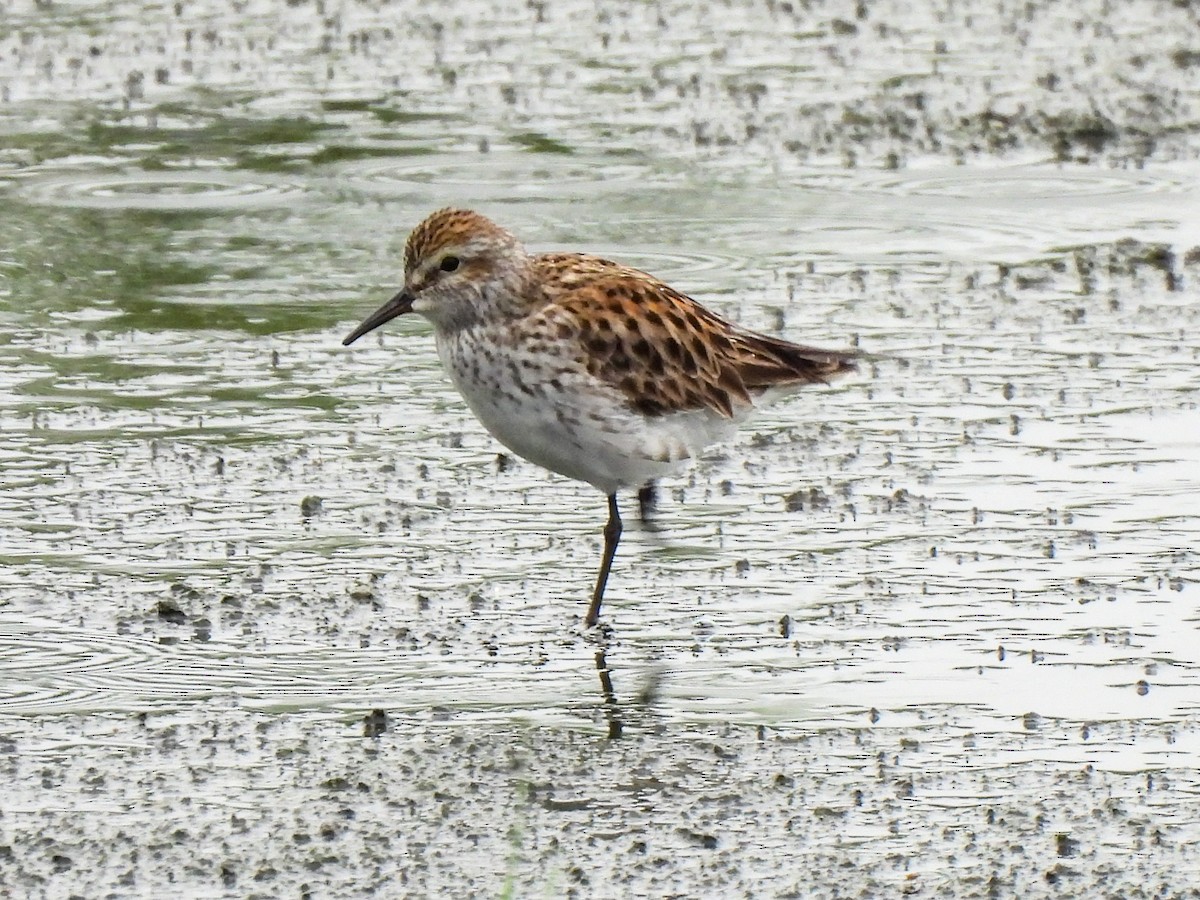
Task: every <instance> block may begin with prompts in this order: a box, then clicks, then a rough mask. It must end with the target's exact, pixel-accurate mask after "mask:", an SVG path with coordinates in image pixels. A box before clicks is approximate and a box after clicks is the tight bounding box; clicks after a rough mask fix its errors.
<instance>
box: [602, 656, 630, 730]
mask: <svg viewBox="0 0 1200 900" xmlns="http://www.w3.org/2000/svg"><path fill="white" fill-rule="evenodd" d="M601 641H602V642H603V644H602V646H601V647H600V649H598V650H597V651H596V674H598V675H599V676H600V694H601V695H602V697H603V699H604V718H605V719H607V720H608V739H609V740H616V739H617V738H619V737H620V736H621V733H622V732H623V731H624V729H625V725H624V723H623V722H622V721H621V707H620V705H619V704H618V703H617V692H616V690H615V689H614V688H613V680H612V670H610V669H609V668H608V657H607V653H608V639H607V637H603V638H601Z"/></svg>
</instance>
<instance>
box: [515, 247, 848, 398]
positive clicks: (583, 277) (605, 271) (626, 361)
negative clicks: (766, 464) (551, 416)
mask: <svg viewBox="0 0 1200 900" xmlns="http://www.w3.org/2000/svg"><path fill="white" fill-rule="evenodd" d="M533 263H534V270H535V272H536V277H537V278H538V279H539V280H540V281H541V284H542V285H543V290H544V292H545V296H546V299H547V300H548V301H550V306H549V307H547V308H546V309H545V310H544V311H543V313H542V315H545V316H546V317H547V318H548V319H549V320H551V321H553V322H555V323H557V324H556V327H557V328H558V329H559V330H560V331H561V330H562V329H564V328H568V327H569V328H570V329H571V330H572V331H573V332H574V334H575V335H576V338H577V340H578V341H579V342H580V345H581V350H582V351H583V352H582V354H581V356H582V358H583V360H584V362H585V364H586V365H587V367H588V370H589V372H590V373H591V374H592V375H593V376H595V377H597V378H599V379H600V380H602V381H604V382H606V383H608V384H611V385H613V386H615V387H616V388H617V389H619V390H620V391H621V392H622V393H623V394H624V395H625V396H626V397H627V398H628V399H629V401H630V404H631V405H632V406H633V408H634V409H636V410H637V411H638V412H641V413H643V414H645V415H650V416H661V415H667V414H669V413H673V412H684V411H687V410H697V409H710V410H713V411H714V412H717V413H719V414H720V415H722V416H726V417H732V416H733V415H734V414H735V413H736V411H737V409H738V408H739V407H745V406H748V405H750V404H752V403H753V401H754V398H755V397H756V396H758V395H760V394H762V393H763V392H764V391H765V390H767V389H768V388H772V387H783V386H788V385H801V384H813V383H823V382H827V381H829V380H830V379H832V378H835V377H837V376H839V375H844V374H846V373H848V372H851V371H853V370H854V369H855V363H854V358H855V355H854V354H853V353H842V352H837V351H829V350H819V349H816V348H813V347H805V346H801V345H799V344H793V343H790V342H788V341H784V340H781V339H779V338H773V337H768V336H767V335H760V334H756V333H754V332H750V331H746V330H744V329H741V328H738V327H737V326H736V325H734V324H733V323H731V322H728V321H726V320H725V319H722V318H721V317H720V316H718V315H716V314H715V313H712V312H710V311H709V310H707V309H705V308H704V307H703V306H701V305H700V304H699V303H697V302H696V301H694V300H692V299H691V298H690V297H688V296H687V295H686V294H682V293H680V292H679V291H676V290H675V289H673V288H671V287H670V286H669V285H666V284H664V283H663V282H661V281H659V280H658V279H657V278H654V277H653V276H652V275H648V274H646V273H645V272H641V271H638V270H637V269H631V268H629V267H627V266H622V265H619V264H617V263H613V262H610V261H608V260H605V259H601V258H600V257H595V256H588V255H585V254H573V253H554V254H544V255H541V256H537V257H534V259H533Z"/></svg>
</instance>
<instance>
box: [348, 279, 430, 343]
mask: <svg viewBox="0 0 1200 900" xmlns="http://www.w3.org/2000/svg"><path fill="white" fill-rule="evenodd" d="M412 305H413V295H412V294H410V293H409V292H408V291H401V292H400V293H398V294H397V295H396V296H395V297H393V298H392V299H391V300H389V301H388V302H387V303H385V304H383V306H381V307H379V309H377V310H375V312H373V313H371V314H370V315H369V316H367V317H366V319H364V320H363V323H362V324H361V325H359V326H358V327H357V328H355V329H354V330H353V331H352V332H350V334H349V335H348V336H347V337H346V339H345V340H344V341H342V346H343V347H349V346H350V345H351V344H353V343H354V342H355V341H357V340H358V339H359V338H360V337H362V336H363V335H364V334H366V333H367V332H368V331H374V330H375V329H376V328H378V327H379V326H380V325H382V324H383V323H384V322H390V321H391V320H392V319H394V318H396V316H402V315H404V314H405V313H410V312H412Z"/></svg>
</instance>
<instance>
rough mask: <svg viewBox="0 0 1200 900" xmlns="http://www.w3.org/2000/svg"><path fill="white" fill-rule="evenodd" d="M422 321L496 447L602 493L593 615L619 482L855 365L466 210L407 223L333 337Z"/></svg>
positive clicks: (657, 472)
mask: <svg viewBox="0 0 1200 900" xmlns="http://www.w3.org/2000/svg"><path fill="white" fill-rule="evenodd" d="M410 313H416V314H418V315H420V316H423V317H424V318H425V319H427V320H428V321H429V322H430V323H431V324H432V325H433V332H434V341H435V344H436V347H437V353H438V357H439V358H440V360H441V364H442V367H443V368H444V369H445V371H446V373H447V374H448V375H449V378H450V380H451V381H452V382H453V384H454V386H455V387H456V388H457V389H458V391H459V393H460V394H461V395H462V397H463V399H464V400H465V401H466V403H467V405H468V406H469V407H470V409H471V411H472V412H473V413H474V414H475V416H476V417H477V418H478V419H479V421H480V422H481V423H482V424H483V426H484V427H485V428H486V429H487V430H488V431H489V432H490V433H491V434H492V435H493V436H494V437H495V438H496V439H497V440H498V441H499V442H500V443H501V444H503V445H504V446H505V447H507V448H508V449H509V450H511V451H512V452H513V453H516V454H517V455H519V456H522V457H524V458H525V459H527V460H530V461H531V462H534V463H536V464H538V465H539V466H542V467H543V468H546V469H549V470H550V471H551V472H556V473H558V474H559V475H564V476H566V477H567V478H570V479H574V480H577V481H582V482H586V483H587V484H590V485H592V486H593V487H595V488H597V489H599V490H600V491H601V492H602V493H603V494H604V495H605V496H606V498H607V501H608V519H607V522H606V523H605V526H604V530H603V536H604V550H603V555H602V557H601V561H600V569H599V572H598V573H597V575H596V582H595V586H594V588H593V590H592V595H591V603H590V605H589V607H588V611H587V615H586V617H585V619H584V622H585V625H586V626H587V627H588V628H591V627H593V626H595V625H597V623H598V622H599V617H600V608H601V604H602V603H603V600H604V590H605V587H606V585H607V583H608V577H609V572H610V570H611V569H612V563H613V558H614V557H615V555H616V551H617V545H618V543H619V542H620V538H621V532H622V522H621V515H620V510H619V508H618V503H617V494H618V491H622V490H637V491H638V498H639V502H640V503H642V505H643V512H644V511H645V506H646V503H647V501H648V500H651V499H652V498H653V484H654V482H655V481H656V480H657V479H659V478H661V477H663V476H666V475H669V474H672V473H673V472H675V471H677V470H678V469H680V468H682V467H683V466H685V465H686V464H687V463H688V462H689V461H690V460H693V459H695V458H696V457H697V455H698V454H699V453H700V452H701V451H703V450H704V448H705V447H707V446H709V445H710V444H713V443H718V442H726V441H728V440H729V439H731V438H732V436H733V435H734V433H735V431H736V428H737V426H738V424H739V423H741V422H742V421H743V420H744V419H745V418H746V417H747V416H748V415H749V414H750V413H751V412H752V411H753V410H754V408H755V407H756V405H759V404H761V403H762V402H765V401H768V400H770V399H773V397H774V396H776V395H778V394H781V393H787V392H789V391H791V390H794V389H797V388H800V387H803V386H804V385H810V384H826V383H828V382H830V381H831V380H833V379H834V378H838V377H841V376H845V375H848V374H850V373H851V372H853V371H855V369H856V368H857V365H856V360H857V359H858V358H859V355H860V354H859V353H858V352H857V351H854V350H825V349H820V348H817V347H810V346H805V345H802V344H794V343H791V342H790V341H786V340H782V339H780V338H777V337H771V336H769V335H765V334H759V333H756V332H753V331H750V330H747V329H745V328H741V327H739V326H738V325H736V324H734V323H733V322H730V321H728V320H726V319H724V318H722V317H721V316H719V315H717V314H716V313H714V312H712V311H710V310H708V309H706V308H705V307H704V306H702V305H701V304H700V303H698V302H697V301H696V300H693V299H692V298H691V297H689V296H688V295H686V294H684V293H681V292H680V291H678V290H676V289H675V288H673V287H671V286H670V285H668V284H666V283H664V282H663V281H661V280H659V279H658V278H656V277H654V276H653V275H650V274H648V273H646V272H643V271H640V270H638V269H636V268H632V267H630V266H626V265H622V264H621V263H618V262H613V261H611V260H608V259H605V258H603V257H600V256H595V255H591V254H588V253H575V252H549V253H530V252H529V251H528V250H526V249H525V247H524V245H523V244H522V243H521V242H520V241H519V240H518V239H517V238H516V236H514V235H513V233H512V232H510V231H508V230H507V229H505V228H503V227H501V226H500V225H498V224H496V223H495V222H493V221H492V220H491V219H489V218H487V217H486V216H484V215H482V214H480V213H478V212H475V211H473V210H469V209H457V208H446V209H440V210H437V211H436V212H434V213H432V214H430V215H429V216H428V217H427V218H426V219H424V221H422V222H421V223H420V224H418V225H417V226H416V227H415V228H414V229H413V230H412V232H411V233H410V234H409V236H408V240H407V242H406V244H405V247H404V285H403V287H402V288H401V289H400V290H399V291H398V292H397V293H396V294H395V296H393V297H392V298H391V299H390V300H388V301H387V302H386V303H384V304H383V305H382V306H380V307H379V309H377V310H376V311H375V312H373V313H372V314H371V315H369V316H367V318H366V319H364V320H363V322H362V323H361V324H360V325H359V326H358V327H357V328H355V329H354V330H353V331H352V332H350V334H349V335H347V336H346V338H345V339H344V340H343V341H342V343H343V345H345V346H349V345H350V344H352V343H354V342H355V341H356V340H358V339H359V338H360V337H362V336H363V335H364V334H367V333H368V332H370V331H372V330H374V329H376V328H378V327H379V326H381V325H383V324H384V323H385V322H388V321H390V320H392V319H394V318H396V317H398V316H403V315H408V314H410Z"/></svg>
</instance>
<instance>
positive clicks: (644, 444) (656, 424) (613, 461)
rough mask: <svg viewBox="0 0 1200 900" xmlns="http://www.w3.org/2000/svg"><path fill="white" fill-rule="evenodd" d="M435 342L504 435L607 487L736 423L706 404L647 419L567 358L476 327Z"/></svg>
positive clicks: (634, 478) (472, 402) (653, 470)
mask: <svg viewBox="0 0 1200 900" xmlns="http://www.w3.org/2000/svg"><path fill="white" fill-rule="evenodd" d="M437 344H438V355H439V356H440V357H441V359H442V365H443V366H444V367H445V369H446V371H447V372H448V373H449V375H450V378H451V380H452V381H453V382H454V385H455V387H457V388H458V390H459V392H460V393H461V394H462V395H463V398H464V399H465V400H466V401H467V404H468V405H469V406H470V407H471V411H472V412H474V413H475V415H476V416H477V417H478V418H479V421H480V422H482V423H483V425H484V427H485V428H487V430H488V431H490V432H491V433H492V434H493V435H494V436H495V437H496V439H497V440H499V441H500V443H502V444H504V446H505V447H507V448H508V449H510V450H512V451H513V452H514V453H516V454H518V455H520V456H523V457H524V458H525V459H528V460H530V461H531V462H535V463H537V464H538V465H540V466H544V467H545V468H547V469H549V470H551V471H552V472H557V473H559V474H560V475H565V476H567V477H568V478H574V479H577V480H579V481H586V482H588V483H589V484H591V485H594V486H595V487H597V488H598V489H600V490H601V491H603V492H604V493H606V494H612V493H614V492H616V491H617V490H618V489H620V488H633V487H641V486H642V485H643V484H645V483H646V482H647V481H650V480H652V479H655V478H659V477H662V476H663V475H667V474H669V473H671V472H673V471H675V470H677V469H679V468H680V467H681V466H682V465H684V464H685V463H686V462H687V460H688V459H689V458H690V457H691V456H693V455H694V454H695V453H697V452H698V451H699V450H700V449H702V448H703V446H704V445H706V444H708V443H711V442H713V441H714V440H718V439H724V438H725V437H727V436H728V435H729V434H730V433H732V430H733V423H732V422H729V421H728V420H722V419H718V417H716V416H714V415H712V414H710V413H708V412H696V413H684V414H678V415H673V416H662V417H655V418H647V417H645V416H643V415H641V414H640V413H637V412H636V411H634V410H632V409H631V408H630V407H629V405H628V404H627V403H626V402H625V398H624V397H623V396H622V395H621V394H620V392H618V391H617V390H616V389H615V388H612V387H610V386H608V385H605V384H603V383H602V382H600V381H598V380H596V379H594V378H592V377H591V376H590V375H589V374H588V373H587V372H586V371H584V370H583V369H582V368H581V367H575V366H572V365H571V363H570V360H568V359H566V358H561V359H560V358H557V357H551V356H548V355H531V354H528V353H523V352H519V351H515V350H514V349H512V348H511V347H505V346H504V344H503V343H498V342H496V341H494V340H491V341H489V340H484V339H483V337H482V336H481V335H479V334H478V333H477V332H457V333H456V334H454V335H450V336H446V337H442V336H439V337H438V342H437Z"/></svg>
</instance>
